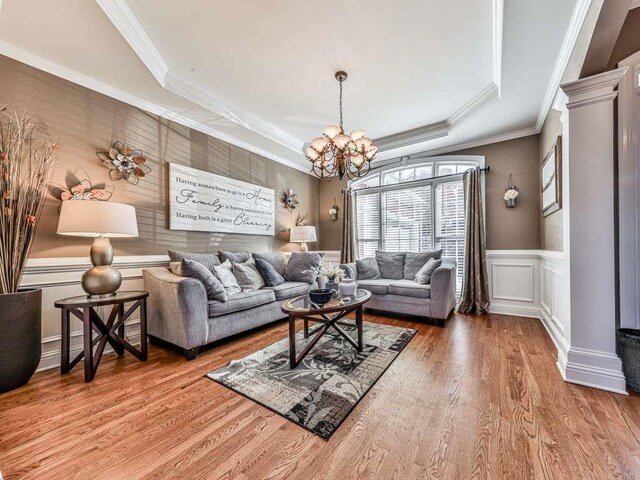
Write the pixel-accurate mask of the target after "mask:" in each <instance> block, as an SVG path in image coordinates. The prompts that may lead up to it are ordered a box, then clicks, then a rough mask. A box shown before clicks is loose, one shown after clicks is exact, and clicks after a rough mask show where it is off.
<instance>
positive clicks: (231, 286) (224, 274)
mask: <svg viewBox="0 0 640 480" xmlns="http://www.w3.org/2000/svg"><path fill="white" fill-rule="evenodd" d="M211 268H213V274H214V275H215V276H216V278H217V279H218V280H220V283H222V286H223V287H224V290H225V291H226V292H227V295H235V294H236V293H240V292H241V291H242V289H241V288H240V285H238V280H236V277H235V276H234V275H233V265H231V262H230V261H229V260H225V262H224V263H223V264H222V265H217V266H214V267H211Z"/></svg>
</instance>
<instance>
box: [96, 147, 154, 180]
mask: <svg viewBox="0 0 640 480" xmlns="http://www.w3.org/2000/svg"><path fill="white" fill-rule="evenodd" d="M96 156H97V157H98V159H100V161H101V162H102V164H103V165H104V166H105V167H107V168H108V169H109V178H110V179H111V180H113V181H116V180H120V179H124V180H126V181H127V182H129V183H131V184H132V185H137V184H138V179H139V178H142V177H144V176H145V175H146V174H147V173H149V172H150V171H151V168H149V166H148V165H147V164H146V162H147V159H146V158H145V157H144V155H143V153H142V150H138V149H133V148H131V147H129V146H128V145H124V144H123V143H122V142H116V143H114V144H113V146H112V147H111V148H110V149H109V151H104V150H97V151H96Z"/></svg>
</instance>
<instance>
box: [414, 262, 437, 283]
mask: <svg viewBox="0 0 640 480" xmlns="http://www.w3.org/2000/svg"><path fill="white" fill-rule="evenodd" d="M440 265H442V260H440V259H437V260H436V259H435V258H430V259H429V260H427V263H425V264H424V265H423V266H422V268H421V269H420V270H418V273H416V276H415V277H414V280H415V281H416V283H419V284H420V285H429V284H430V283H431V275H433V272H434V271H435V269H436V268H438V267H439V266H440Z"/></svg>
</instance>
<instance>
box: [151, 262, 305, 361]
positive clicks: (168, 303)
mask: <svg viewBox="0 0 640 480" xmlns="http://www.w3.org/2000/svg"><path fill="white" fill-rule="evenodd" d="M196 255H200V254H196ZM200 256H201V257H208V258H204V259H201V260H202V261H203V262H205V263H207V262H208V263H209V264H214V265H219V264H220V263H221V262H220V258H219V256H218V255H217V254H201V255H200ZM142 274H143V278H144V284H145V288H146V289H147V290H148V292H149V298H148V301H147V312H148V313H147V318H148V320H147V332H148V334H149V336H150V337H151V340H152V342H153V341H155V340H156V339H159V340H161V341H163V342H166V343H169V344H172V345H175V346H177V347H179V348H181V349H182V350H183V352H184V356H185V358H187V360H193V359H194V358H195V357H196V355H197V353H198V347H201V346H203V345H207V344H209V343H212V342H215V341H217V340H221V339H223V338H226V337H230V336H231V335H235V334H237V333H241V332H244V331H247V330H250V329H252V328H256V327H259V326H261V325H265V324H267V323H270V322H274V321H276V320H280V319H283V318H285V317H286V315H285V314H284V313H283V312H282V310H281V308H280V305H281V304H282V302H283V301H284V300H286V299H288V298H292V297H296V296H298V295H304V294H306V293H308V291H309V290H310V288H311V287H312V285H311V284H309V283H306V282H290V281H286V282H285V283H283V284H280V285H278V286H276V287H263V288H260V289H259V290H254V291H245V292H241V293H237V294H235V295H229V297H228V300H227V301H226V302H220V301H217V300H209V299H208V298H207V292H206V290H205V286H204V284H203V283H202V282H201V281H200V280H197V279H195V278H192V277H183V276H179V275H176V274H174V273H172V272H171V271H170V270H169V269H168V268H164V267H154V268H146V269H144V270H143V272H142Z"/></svg>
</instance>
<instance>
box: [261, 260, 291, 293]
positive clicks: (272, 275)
mask: <svg viewBox="0 0 640 480" xmlns="http://www.w3.org/2000/svg"><path fill="white" fill-rule="evenodd" d="M255 262H256V268H257V269H258V272H260V275H262V278H263V279H264V283H266V284H267V286H268V287H276V286H278V285H280V284H281V283H284V277H283V276H282V275H280V274H279V273H278V272H277V271H276V269H275V268H274V266H273V265H271V264H270V263H269V262H267V261H266V260H263V259H261V258H256V259H255Z"/></svg>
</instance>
